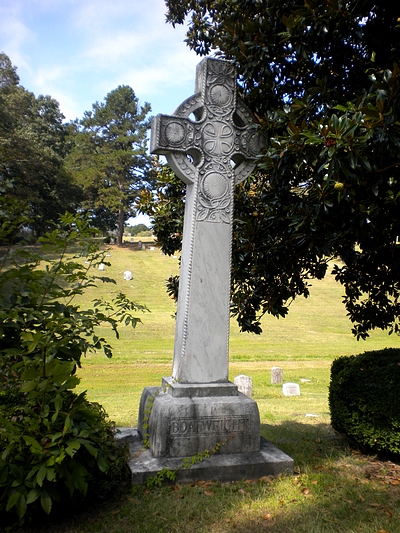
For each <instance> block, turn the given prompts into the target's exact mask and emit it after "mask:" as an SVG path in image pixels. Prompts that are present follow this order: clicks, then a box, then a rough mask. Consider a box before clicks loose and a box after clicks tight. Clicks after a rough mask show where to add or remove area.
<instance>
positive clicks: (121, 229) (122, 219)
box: [117, 209, 125, 246]
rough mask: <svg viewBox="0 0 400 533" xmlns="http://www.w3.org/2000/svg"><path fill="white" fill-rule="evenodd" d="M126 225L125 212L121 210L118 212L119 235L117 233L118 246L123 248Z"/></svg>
mask: <svg viewBox="0 0 400 533" xmlns="http://www.w3.org/2000/svg"><path fill="white" fill-rule="evenodd" d="M124 224H125V211H124V210H123V209H120V210H119V211H118V233H117V245H118V246H122V237H123V235H124Z"/></svg>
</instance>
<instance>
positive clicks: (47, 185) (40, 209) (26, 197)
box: [0, 53, 80, 237]
mask: <svg viewBox="0 0 400 533" xmlns="http://www.w3.org/2000/svg"><path fill="white" fill-rule="evenodd" d="M63 121H64V115H63V114H62V113H61V111H60V108H59V104H58V102H57V101H56V100H54V99H53V98H51V97H50V96H42V95H40V96H38V97H35V95H34V94H33V93H31V92H29V91H27V90H26V89H25V88H24V87H22V86H21V85H20V84H19V78H18V75H17V72H16V68H15V67H13V65H12V63H11V61H10V59H9V57H8V56H7V55H6V54H3V53H2V54H0V178H1V179H2V180H3V182H7V183H8V184H9V185H10V186H9V187H8V188H7V195H8V196H13V197H14V198H15V199H18V200H19V201H20V203H21V206H24V207H25V208H26V209H27V212H28V214H29V217H30V219H31V222H30V223H29V225H30V226H31V228H32V230H33V231H34V233H35V236H36V237H37V236H39V235H41V234H42V233H43V232H44V231H46V230H47V229H48V227H49V221H53V222H55V221H56V220H57V219H58V217H59V216H60V215H61V214H63V213H64V212H65V211H66V210H68V209H70V210H74V209H75V208H76V207H77V205H78V202H79V199H80V190H79V188H78V187H77V186H76V185H75V184H74V183H73V181H72V179H71V177H70V176H69V174H68V173H67V172H66V171H65V168H64V156H65V153H66V149H67V146H66V126H65V124H64V122H63Z"/></svg>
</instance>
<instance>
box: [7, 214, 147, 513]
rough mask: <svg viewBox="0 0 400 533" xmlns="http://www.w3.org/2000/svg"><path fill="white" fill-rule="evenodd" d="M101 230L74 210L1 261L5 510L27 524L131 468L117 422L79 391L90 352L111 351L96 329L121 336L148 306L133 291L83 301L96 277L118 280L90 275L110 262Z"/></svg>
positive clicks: (96, 492) (100, 490)
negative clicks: (31, 245)
mask: <svg viewBox="0 0 400 533" xmlns="http://www.w3.org/2000/svg"><path fill="white" fill-rule="evenodd" d="M0 232H1V231H0ZM92 236H93V230H92V229H91V228H90V227H89V222H88V220H86V219H82V218H77V217H74V216H72V215H65V216H64V217H62V219H61V222H60V225H59V226H58V227H57V228H56V229H55V230H54V231H53V232H51V233H47V234H46V235H45V236H44V237H42V238H41V239H40V246H39V247H38V248H37V249H36V248H35V249H34V250H32V249H27V248H24V247H20V248H16V249H10V250H8V251H7V253H5V255H4V257H3V260H2V264H1V265H0V266H1V269H0V339H1V346H0V513H2V514H3V515H4V514H6V515H7V516H8V517H9V516H14V518H17V520H18V521H19V522H20V523H22V522H24V521H25V520H27V519H32V517H33V516H36V513H37V512H40V513H42V514H43V513H47V514H49V513H50V512H51V510H52V508H54V505H53V504H55V506H57V502H60V503H62V504H63V506H65V504H66V501H68V500H71V499H73V500H74V501H75V502H77V501H79V500H82V499H84V498H88V497H91V496H100V495H101V496H104V495H106V494H107V493H109V492H110V491H111V490H114V488H115V487H116V486H118V485H119V484H120V483H121V479H123V477H124V475H125V474H126V468H127V464H126V454H125V450H124V449H123V448H121V447H119V446H118V445H117V444H116V443H115V440H114V427H113V424H112V423H111V422H110V421H109V420H108V418H107V415H106V413H105V412H104V410H103V408H102V407H101V406H100V405H98V404H95V403H90V402H89V401H88V400H87V399H86V396H85V393H81V394H77V393H75V392H73V389H74V388H75V387H76V385H77V384H78V383H79V379H78V377H77V376H76V375H75V372H76V369H77V367H80V366H81V359H82V356H84V355H85V354H86V353H87V352H88V351H91V350H98V349H102V350H103V351H104V353H105V354H106V356H107V357H111V355H112V348H111V346H110V345H109V343H108V342H107V341H106V340H105V339H104V338H101V337H98V336H97V335H96V327H97V326H99V325H101V324H104V323H106V324H108V325H109V326H111V328H112V329H113V330H114V332H115V334H116V336H117V337H118V325H119V324H120V323H121V322H123V323H124V324H126V325H128V324H131V325H132V326H133V327H135V326H136V324H137V322H139V321H140V319H139V318H137V317H135V316H133V314H134V313H135V312H136V311H138V310H142V311H144V310H145V308H144V307H143V306H139V305H137V304H135V303H133V302H130V301H129V300H128V299H127V298H126V296H125V295H124V294H118V295H117V296H116V297H115V298H114V299H113V300H112V302H106V301H103V300H102V299H97V300H95V301H94V302H93V309H88V310H86V309H81V308H80V307H79V305H78V304H76V303H75V298H76V296H78V295H80V294H82V293H83V292H84V290H85V289H86V288H87V287H92V286H94V285H95V284H96V282H97V281H99V280H101V281H102V282H108V283H115V281H114V280H111V279H108V278H105V277H97V276H94V275H91V273H90V272H93V271H94V269H93V267H95V266H96V265H98V264H100V263H105V252H102V251H101V250H100V249H99V248H98V245H97V244H95V242H94V240H93V239H92Z"/></svg>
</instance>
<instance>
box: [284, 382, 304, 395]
mask: <svg viewBox="0 0 400 533" xmlns="http://www.w3.org/2000/svg"><path fill="white" fill-rule="evenodd" d="M282 392H283V395H284V396H300V385H299V384H298V383H284V384H283V385H282Z"/></svg>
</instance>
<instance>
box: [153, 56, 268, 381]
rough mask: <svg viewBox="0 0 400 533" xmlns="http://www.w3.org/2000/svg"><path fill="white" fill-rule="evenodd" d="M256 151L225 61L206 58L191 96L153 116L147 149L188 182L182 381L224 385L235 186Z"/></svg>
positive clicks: (180, 317) (179, 350)
mask: <svg viewBox="0 0 400 533" xmlns="http://www.w3.org/2000/svg"><path fill="white" fill-rule="evenodd" d="M262 146H263V140H262V137H261V135H260V133H259V130H258V128H257V127H256V125H255V124H254V117H253V115H252V114H251V112H250V111H249V110H248V108H247V107H246V106H245V105H244V104H243V103H242V102H241V101H240V100H239V99H238V98H237V96H236V72H235V69H234V67H233V66H232V65H231V63H229V62H227V61H222V60H216V59H210V58H206V59H204V60H203V61H202V62H201V63H199V65H198V66H197V71H196V86H195V94H194V95H193V96H191V97H190V98H188V99H187V100H185V101H184V102H183V103H182V104H181V105H180V106H179V107H178V108H177V109H176V110H175V112H174V114H173V115H172V116H169V115H158V116H157V117H155V118H154V119H153V123H152V134H151V152H152V153H155V154H164V155H166V157H167V160H168V163H169V165H170V167H171V168H172V170H173V171H174V172H175V174H176V175H177V176H179V178H180V179H182V181H184V182H185V183H186V185H187V189H186V190H187V192H186V204H185V218H184V230H183V242H182V258H181V272H180V282H179V297H178V310H177V324H176V333H175V345H174V362H173V373H172V378H173V379H174V380H176V381H177V382H179V383H181V384H196V383H198V384H204V383H226V382H227V381H228V342H229V316H230V313H229V307H230V271H231V241H232V217H233V189H234V185H235V184H238V183H240V182H241V181H243V180H244V179H245V178H246V177H247V176H248V175H249V174H250V173H251V172H252V171H253V170H254V168H255V164H256V163H255V158H256V156H257V155H259V153H260V150H261V148H262Z"/></svg>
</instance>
